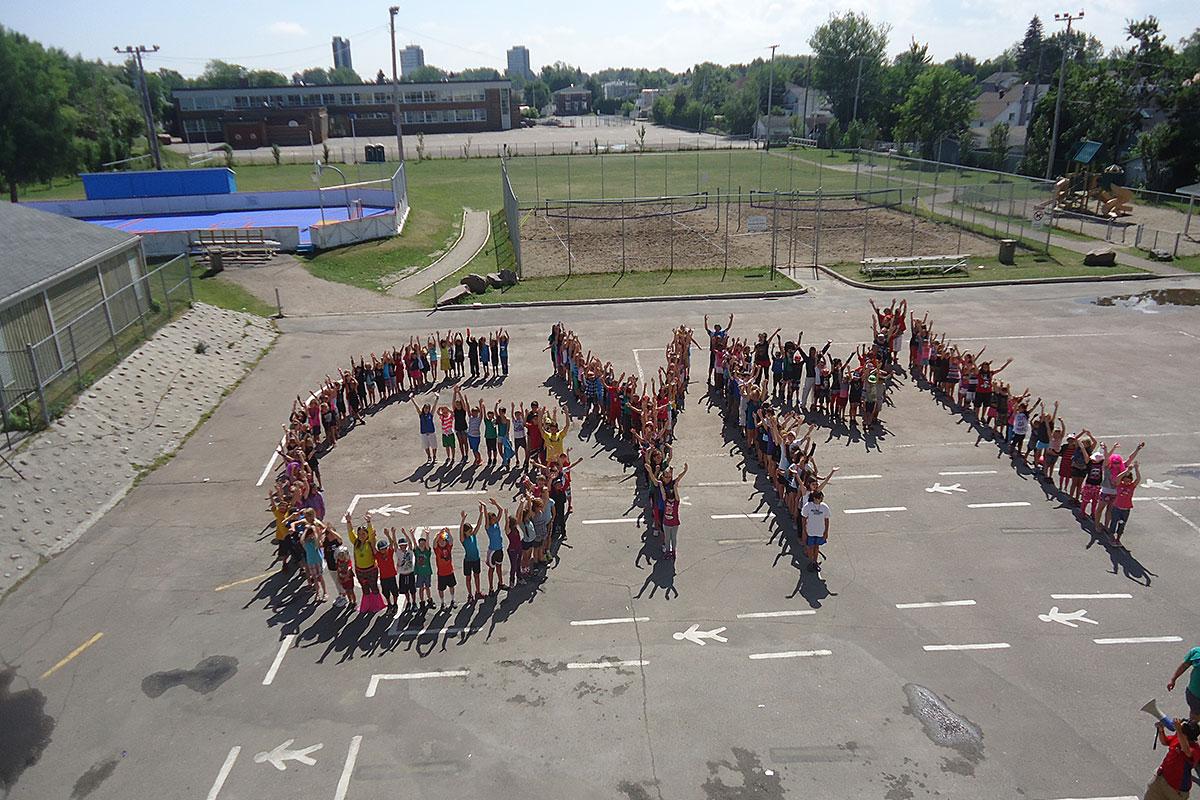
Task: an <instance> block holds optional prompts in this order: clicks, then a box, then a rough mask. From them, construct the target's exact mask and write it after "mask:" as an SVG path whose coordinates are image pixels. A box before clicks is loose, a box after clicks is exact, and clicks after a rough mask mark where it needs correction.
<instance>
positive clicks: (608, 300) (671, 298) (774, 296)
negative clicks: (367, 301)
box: [426, 286, 808, 311]
mask: <svg viewBox="0 0 1200 800" xmlns="http://www.w3.org/2000/svg"><path fill="white" fill-rule="evenodd" d="M802 294H808V289H807V288H806V287H804V286H801V287H800V288H799V289H792V290H788V291H780V292H730V293H729V294H679V295H663V296H661V297H604V298H599V299H595V300H529V301H526V302H524V303H470V304H458V303H455V304H454V305H446V306H438V307H437V308H436V309H433V308H430V309H426V310H428V311H480V310H484V309H488V308H547V307H552V306H608V305H615V304H617V303H676V302H683V301H688V300H755V299H761V300H780V299H783V298H785V297H797V296H799V295H802Z"/></svg>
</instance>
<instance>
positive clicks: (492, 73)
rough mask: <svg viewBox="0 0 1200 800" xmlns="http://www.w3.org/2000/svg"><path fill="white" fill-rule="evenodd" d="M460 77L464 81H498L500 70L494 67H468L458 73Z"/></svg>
mask: <svg viewBox="0 0 1200 800" xmlns="http://www.w3.org/2000/svg"><path fill="white" fill-rule="evenodd" d="M458 77H459V78H461V79H463V80H464V81H498V80H500V71H499V70H497V69H494V68H492V67H468V68H467V69H464V70H463V71H462V72H460V73H458Z"/></svg>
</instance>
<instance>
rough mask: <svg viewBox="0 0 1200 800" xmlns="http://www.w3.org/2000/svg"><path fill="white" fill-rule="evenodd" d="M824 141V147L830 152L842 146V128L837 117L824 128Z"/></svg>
mask: <svg viewBox="0 0 1200 800" xmlns="http://www.w3.org/2000/svg"><path fill="white" fill-rule="evenodd" d="M824 139H825V146H826V147H828V148H829V149H830V151H833V150H836V149H838V148H839V147H841V146H842V126H841V125H840V124H838V121H837V117H834V118H833V119H831V120H830V121H829V124H828V125H826V126H825V136H824Z"/></svg>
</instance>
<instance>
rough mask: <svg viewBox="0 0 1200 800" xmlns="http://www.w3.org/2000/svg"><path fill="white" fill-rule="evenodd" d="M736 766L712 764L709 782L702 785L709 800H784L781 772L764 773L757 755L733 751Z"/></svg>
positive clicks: (739, 750) (721, 762)
mask: <svg viewBox="0 0 1200 800" xmlns="http://www.w3.org/2000/svg"><path fill="white" fill-rule="evenodd" d="M732 752H733V758H734V763H732V764H731V763H729V762H728V761H709V762H708V773H709V775H708V780H706V781H704V783H703V784H701V788H703V789H704V793H705V796H706V797H708V798H709V800H782V798H783V783H782V780H781V778H780V776H779V773H778V772H775V771H774V770H765V769H763V766H762V760H761V759H760V758H759V757H758V754H757V753H754V752H752V751H750V750H746V749H744V748H741V747H734V748H732Z"/></svg>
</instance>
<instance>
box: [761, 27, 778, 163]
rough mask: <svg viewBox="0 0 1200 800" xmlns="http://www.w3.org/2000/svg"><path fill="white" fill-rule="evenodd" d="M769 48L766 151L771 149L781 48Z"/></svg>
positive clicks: (774, 45)
mask: <svg viewBox="0 0 1200 800" xmlns="http://www.w3.org/2000/svg"><path fill="white" fill-rule="evenodd" d="M769 47H770V48H771V69H770V71H769V72H768V75H769V77H768V78H767V121H766V123H764V124H765V125H766V129H765V131H764V133H765V136H764V141H765V142H766V146H765V147H764V148H763V149H765V150H770V149H771V95H773V94H774V93H775V48H776V47H779V45H777V44H773V45H769Z"/></svg>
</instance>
